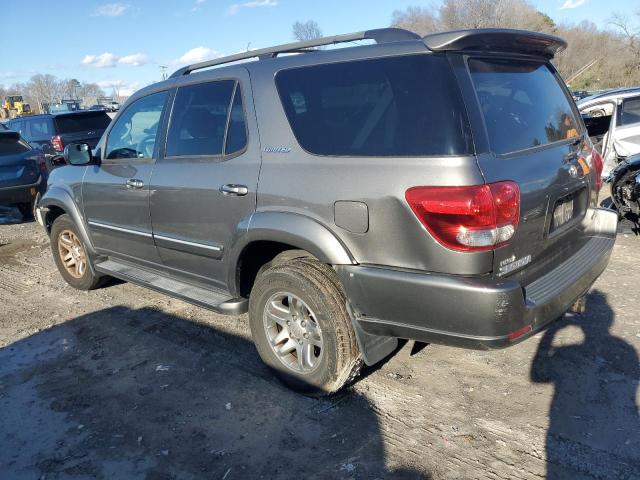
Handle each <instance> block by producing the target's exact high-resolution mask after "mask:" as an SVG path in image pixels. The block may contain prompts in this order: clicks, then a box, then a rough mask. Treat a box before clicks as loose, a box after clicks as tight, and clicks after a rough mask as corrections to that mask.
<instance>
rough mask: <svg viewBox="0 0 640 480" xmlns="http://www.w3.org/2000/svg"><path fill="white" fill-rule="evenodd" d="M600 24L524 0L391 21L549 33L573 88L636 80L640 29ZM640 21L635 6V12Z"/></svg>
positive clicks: (424, 10)
mask: <svg viewBox="0 0 640 480" xmlns="http://www.w3.org/2000/svg"><path fill="white" fill-rule="evenodd" d="M604 20H605V21H606V23H607V25H608V28H606V29H600V28H598V26H597V25H596V24H595V23H593V22H590V21H587V20H585V21H582V22H580V23H578V24H568V23H562V24H557V23H556V22H554V20H553V19H552V18H551V17H549V16H548V15H547V14H545V13H543V12H541V11H539V10H538V9H537V8H536V7H535V6H534V5H533V4H532V3H531V2H529V1H528V0H445V1H444V2H443V3H442V4H441V5H440V6H437V7H436V6H431V7H418V6H414V7H408V8H407V9H405V10H396V11H394V12H393V15H392V21H391V26H393V27H399V28H406V29H407V30H411V31H414V32H416V33H418V34H420V35H427V34H429V33H434V32H443V31H447V30H460V29H467V28H516V29H523V30H533V31H536V32H544V33H550V34H553V35H557V36H559V37H562V38H564V39H565V40H566V41H567V42H568V44H569V46H568V47H567V49H566V50H565V51H564V52H562V53H560V54H559V55H558V56H557V57H556V58H555V59H554V64H555V66H556V68H557V69H558V71H559V72H560V74H561V75H562V77H563V78H564V79H565V81H568V82H569V84H570V86H571V88H573V89H574V90H599V89H605V88H613V87H623V86H636V85H640V28H634V26H633V18H629V16H625V15H622V14H619V13H614V14H612V16H611V18H607V19H604ZM636 20H637V21H638V23H640V9H639V10H638V11H637V13H636ZM292 34H293V38H294V39H296V40H299V41H304V40H311V39H313V38H318V37H320V36H322V30H321V29H320V27H319V25H318V23H317V22H315V21H313V20H308V21H306V22H300V21H298V22H295V23H294V24H293V26H292Z"/></svg>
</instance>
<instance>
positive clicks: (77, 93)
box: [0, 73, 105, 113]
mask: <svg viewBox="0 0 640 480" xmlns="http://www.w3.org/2000/svg"><path fill="white" fill-rule="evenodd" d="M7 95H22V96H23V98H24V100H25V102H27V103H28V104H29V105H30V106H31V109H32V110H34V111H35V112H36V113H41V112H43V111H44V108H43V105H44V104H54V103H61V102H62V100H77V101H80V102H84V104H85V105H90V104H94V103H95V102H96V100H97V98H98V97H104V95H105V92H104V90H102V88H100V86H99V85H98V84H96V83H90V82H79V81H78V80H76V79H73V78H71V79H61V78H58V77H56V76H54V75H50V74H48V73H45V74H42V73H39V74H36V75H33V76H32V77H31V78H30V79H29V81H27V82H21V83H15V84H13V85H11V86H10V87H8V88H6V87H2V86H0V98H2V99H3V100H4V97H5V96H7Z"/></svg>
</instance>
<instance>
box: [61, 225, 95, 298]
mask: <svg viewBox="0 0 640 480" xmlns="http://www.w3.org/2000/svg"><path fill="white" fill-rule="evenodd" d="M50 238H51V252H52V253H53V259H54V261H55V263H56V267H58V271H59V272H60V274H61V275H62V278H64V280H65V281H66V282H67V283H68V284H69V285H71V286H72V287H73V288H76V289H78V290H93V289H94V288H97V287H99V286H100V284H101V283H102V277H101V276H98V275H95V274H94V273H93V272H92V270H91V266H90V265H89V262H90V258H89V256H88V254H87V250H86V247H85V245H84V243H83V242H82V240H81V237H80V235H79V234H78V229H77V227H76V225H75V223H73V221H72V220H71V218H70V217H69V215H66V214H65V215H60V216H59V217H58V218H56V220H55V221H54V222H53V226H52V227H51V235H50ZM68 248H69V249H77V250H74V253H73V257H72V258H70V259H69V260H65V259H64V258H63V256H62V255H63V254H64V253H66V254H71V250H68ZM71 260H73V261H74V262H75V263H73V264H72V265H69V264H70V263H71ZM83 261H84V268H80V267H78V266H79V265H81V264H82V263H83ZM65 263H66V264H67V266H65Z"/></svg>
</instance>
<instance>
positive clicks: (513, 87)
mask: <svg viewBox="0 0 640 480" xmlns="http://www.w3.org/2000/svg"><path fill="white" fill-rule="evenodd" d="M469 70H470V72H471V78H472V79H473V84H474V86H475V89H476V93H477V95H478V100H479V101H480V107H481V109H482V113H483V115H484V119H485V124H486V126H487V133H488V135H489V143H490V144H491V149H492V150H493V151H494V152H495V153H498V154H505V153H510V152H515V151H518V150H524V149H527V148H531V147H537V146H540V145H547V144H549V143H553V142H557V141H561V140H566V139H569V138H573V137H577V136H578V134H579V132H578V128H579V127H578V123H577V121H576V118H575V115H574V113H573V109H572V108H571V104H570V103H569V99H568V98H567V96H566V95H565V93H564V91H563V90H562V87H561V86H560V84H559V83H558V80H557V78H556V77H555V75H554V74H553V72H552V71H551V70H550V69H549V67H548V65H547V64H545V63H541V62H528V61H515V60H485V59H482V60H481V59H472V60H469Z"/></svg>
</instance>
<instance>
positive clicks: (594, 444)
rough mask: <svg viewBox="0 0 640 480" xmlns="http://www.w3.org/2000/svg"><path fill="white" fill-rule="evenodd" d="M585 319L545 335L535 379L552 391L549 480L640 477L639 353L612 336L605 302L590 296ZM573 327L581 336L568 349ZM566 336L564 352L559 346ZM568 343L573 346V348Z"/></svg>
mask: <svg viewBox="0 0 640 480" xmlns="http://www.w3.org/2000/svg"><path fill="white" fill-rule="evenodd" d="M588 301H589V307H588V309H587V312H588V313H587V314H586V315H583V316H580V317H567V318H565V319H562V320H558V321H557V322H554V323H553V324H552V325H551V326H550V327H549V329H547V330H546V331H545V333H544V335H543V338H542V340H541V341H540V344H539V346H538V351H537V353H536V356H535V358H534V359H533V362H532V366H531V379H532V381H533V382H538V383H551V384H553V386H554V393H553V399H552V401H551V406H550V411H549V429H548V431H547V440H546V450H547V478H548V479H549V480H556V479H575V478H607V479H618V478H620V479H622V478H625V479H627V478H640V458H639V455H640V450H639V449H640V416H639V414H638V404H637V403H636V393H637V389H638V381H639V379H640V365H639V363H638V354H637V352H636V350H635V349H634V347H633V346H632V345H630V344H629V343H627V342H625V341H624V340H623V339H621V338H619V337H616V336H614V335H612V333H611V331H610V329H611V327H612V325H613V323H614V320H615V316H614V313H613V310H612V309H611V307H610V306H609V304H608V303H607V298H606V295H604V294H603V293H601V292H599V291H597V290H596V291H595V292H593V293H592V294H590V295H589V300H588ZM571 326H576V327H578V328H579V329H580V330H581V331H582V332H583V334H584V341H583V342H582V343H580V344H575V343H570V342H572V341H573V340H574V338H570V337H569V335H568V332H565V333H564V334H563V333H561V332H562V330H564V329H566V328H568V327H571ZM558 337H562V338H561V339H560V340H561V341H562V344H563V345H562V346H556V344H557V343H558ZM568 343H570V344H568Z"/></svg>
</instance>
